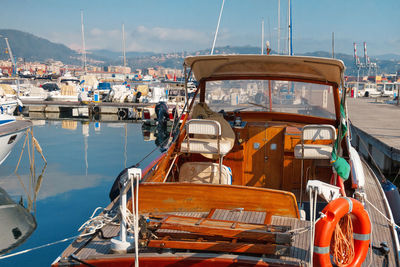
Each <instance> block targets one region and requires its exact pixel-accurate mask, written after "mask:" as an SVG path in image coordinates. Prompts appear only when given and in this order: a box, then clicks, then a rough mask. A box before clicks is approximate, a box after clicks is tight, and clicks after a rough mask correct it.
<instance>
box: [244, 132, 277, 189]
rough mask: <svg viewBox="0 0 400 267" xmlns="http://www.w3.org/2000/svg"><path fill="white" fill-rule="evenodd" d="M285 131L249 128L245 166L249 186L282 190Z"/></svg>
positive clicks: (246, 182) (246, 181)
mask: <svg viewBox="0 0 400 267" xmlns="http://www.w3.org/2000/svg"><path fill="white" fill-rule="evenodd" d="M282 144H283V129H282V128H281V127H268V125H263V126H261V125H260V126H256V127H250V128H249V139H248V141H247V144H246V151H245V154H246V163H245V166H244V170H245V171H244V176H245V184H246V185H248V186H258V187H267V188H273V189H280V188H281V182H282V173H283V170H282V166H283V147H282Z"/></svg>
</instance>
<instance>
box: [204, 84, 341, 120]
mask: <svg viewBox="0 0 400 267" xmlns="http://www.w3.org/2000/svg"><path fill="white" fill-rule="evenodd" d="M206 103H207V104H208V105H209V107H210V108H211V109H213V110H214V111H216V112H218V111H220V110H221V109H224V111H234V110H243V111H272V112H283V113H294V114H302V115H309V116H315V117H322V118H328V119H334V118H335V109H334V108H335V105H334V97H333V90H332V87H331V86H329V85H320V84H312V83H303V82H288V81H275V80H271V81H268V80H233V81H232V80H229V81H209V82H207V83H206Z"/></svg>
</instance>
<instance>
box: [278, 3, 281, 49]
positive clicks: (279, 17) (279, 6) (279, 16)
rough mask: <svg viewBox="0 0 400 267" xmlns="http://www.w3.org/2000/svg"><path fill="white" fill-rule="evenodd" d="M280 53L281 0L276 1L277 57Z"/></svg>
mask: <svg viewBox="0 0 400 267" xmlns="http://www.w3.org/2000/svg"><path fill="white" fill-rule="evenodd" d="M280 53H281V0H278V55H279V54H280Z"/></svg>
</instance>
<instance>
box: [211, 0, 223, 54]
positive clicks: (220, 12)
mask: <svg viewBox="0 0 400 267" xmlns="http://www.w3.org/2000/svg"><path fill="white" fill-rule="evenodd" d="M224 4H225V0H222V6H221V10H220V11H219V17H218V24H217V29H216V30H215V35H214V42H213V45H212V48H211V55H212V54H214V48H215V42H216V41H217V35H218V30H219V24H220V22H221V16H222V10H223V9H224Z"/></svg>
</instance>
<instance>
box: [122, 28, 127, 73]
mask: <svg viewBox="0 0 400 267" xmlns="http://www.w3.org/2000/svg"><path fill="white" fill-rule="evenodd" d="M125 51H126V47H125V24H123V23H122V56H123V57H124V67H126V55H125ZM124 71H125V70H124Z"/></svg>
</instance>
